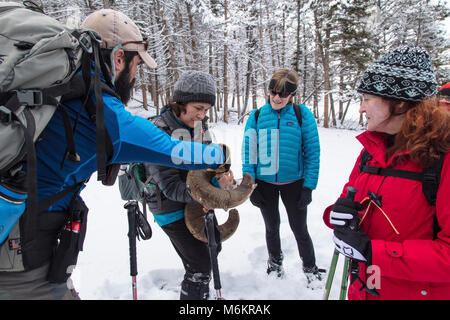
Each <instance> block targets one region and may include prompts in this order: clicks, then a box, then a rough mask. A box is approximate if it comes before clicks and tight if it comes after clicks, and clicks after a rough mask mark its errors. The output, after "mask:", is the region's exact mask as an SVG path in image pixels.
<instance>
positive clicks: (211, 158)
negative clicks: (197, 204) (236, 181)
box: [104, 95, 223, 170]
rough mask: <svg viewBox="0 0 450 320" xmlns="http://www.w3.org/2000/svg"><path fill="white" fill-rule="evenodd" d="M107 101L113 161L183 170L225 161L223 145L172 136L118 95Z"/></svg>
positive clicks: (201, 167) (106, 110)
mask: <svg viewBox="0 0 450 320" xmlns="http://www.w3.org/2000/svg"><path fill="white" fill-rule="evenodd" d="M104 103H105V126H106V127H107V130H108V133H109V135H110V137H111V141H112V143H113V146H114V157H113V160H112V162H113V163H130V162H143V163H151V164H156V165H162V166H169V167H175V168H179V169H184V170H199V169H206V168H212V169H216V168H217V167H218V166H219V165H220V164H222V163H223V152H222V147H220V146H218V145H216V144H210V145H203V144H201V143H196V142H188V141H181V140H179V139H176V138H172V137H170V136H169V135H168V134H166V133H165V132H163V131H161V130H159V129H158V128H157V127H156V126H155V125H154V124H153V123H151V122H150V121H148V120H146V119H144V118H142V117H138V116H133V115H132V114H131V113H129V112H128V111H126V110H125V108H124V107H123V104H122V103H121V102H120V101H119V100H117V99H116V98H113V97H111V96H108V95H106V96H105V97H104Z"/></svg>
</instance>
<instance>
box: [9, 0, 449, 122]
mask: <svg viewBox="0 0 450 320" xmlns="http://www.w3.org/2000/svg"><path fill="white" fill-rule="evenodd" d="M16 2H21V1H16ZM34 2H36V3H39V4H40V5H41V6H42V7H43V8H44V10H45V12H46V13H47V14H49V15H51V16H53V17H55V18H57V19H59V20H60V21H62V22H64V23H67V24H69V25H72V26H78V25H79V24H80V23H81V22H82V21H83V19H84V18H85V17H86V15H88V14H89V13H91V12H93V11H94V10H97V9H100V8H113V9H117V10H121V11H122V12H124V13H126V14H127V15H128V16H129V17H131V18H132V19H133V20H134V21H136V22H137V24H138V25H139V27H140V28H141V30H142V33H143V34H144V35H145V36H146V37H148V39H149V44H150V45H149V52H150V53H151V55H152V56H153V57H154V59H155V60H156V61H157V63H158V68H157V69H156V70H148V69H147V68H142V69H141V70H140V72H139V79H138V81H137V84H138V87H137V90H139V92H136V94H135V98H136V99H138V101H139V102H140V103H141V104H142V105H143V106H144V108H146V109H148V108H154V109H155V110H154V113H156V114H158V113H159V109H160V108H161V107H162V106H163V105H164V104H165V103H167V101H168V99H169V97H170V96H171V94H172V91H173V85H174V83H175V81H176V80H177V79H178V76H179V75H180V73H182V72H183V71H184V70H188V69H196V70H203V71H206V72H209V73H210V74H212V75H214V77H215V79H216V81H217V97H218V99H217V103H216V106H215V107H214V108H212V109H211V111H210V115H209V117H210V121H212V122H220V121H223V122H225V123H229V122H230V121H231V122H234V123H236V122H237V123H241V122H242V121H243V120H244V116H245V115H246V114H248V113H249V112H250V111H251V110H253V109H254V108H257V107H259V106H261V104H262V103H263V102H264V101H265V99H266V98H265V97H267V84H268V81H269V80H270V77H271V75H272V73H273V72H274V71H275V70H276V69H278V68H281V67H288V68H292V69H294V70H296V71H297V72H298V74H299V76H300V81H299V90H298V95H297V101H296V102H298V103H304V104H306V105H307V106H308V107H309V108H310V109H311V110H312V111H313V113H314V115H315V117H316V118H317V121H318V123H319V124H320V125H322V126H323V127H325V128H328V127H330V126H331V127H342V126H343V122H344V120H345V117H346V115H347V111H348V109H349V107H350V106H351V105H352V104H354V103H358V102H359V97H358V95H357V94H356V93H355V91H354V89H355V86H356V84H357V81H358V79H359V77H360V75H361V74H362V72H363V71H364V70H365V69H366V67H367V66H368V64H369V63H370V62H371V61H372V60H373V59H375V58H377V57H379V56H380V55H382V54H383V53H384V52H386V50H389V49H391V48H394V47H397V46H400V45H405V44H407V45H420V46H423V47H425V48H426V49H427V50H428V52H429V53H430V54H431V56H432V60H433V64H434V68H435V71H436V73H437V77H438V83H439V84H444V83H446V82H449V81H450V64H449V61H450V30H446V29H450V27H449V26H450V23H448V21H449V20H450V18H449V16H450V8H449V6H450V5H449V2H448V0H433V1H432V0H403V1H392V0H331V1H330V0H276V1H275V0H161V1H160V0H69V1H67V0H48V1H45V0H42V1H40V0H34ZM447 18H448V19H447ZM445 20H446V21H447V24H445V23H444V21H445ZM363 121H364V119H362V118H360V119H359V120H357V121H356V122H357V123H356V125H357V126H359V125H364V123H363ZM348 126H349V125H348V124H347V127H348Z"/></svg>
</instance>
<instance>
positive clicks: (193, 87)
mask: <svg viewBox="0 0 450 320" xmlns="http://www.w3.org/2000/svg"><path fill="white" fill-rule="evenodd" d="M172 99H173V101H175V102H178V103H186V102H206V103H209V104H211V105H212V106H213V105H214V103H216V85H215V83H214V78H213V77H212V76H211V75H210V74H208V73H205V72H202V71H186V72H184V73H183V74H182V75H181V77H180V79H178V81H177V82H176V83H175V88H174V93H173V97H172Z"/></svg>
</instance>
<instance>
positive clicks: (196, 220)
mask: <svg viewBox="0 0 450 320" xmlns="http://www.w3.org/2000/svg"><path fill="white" fill-rule="evenodd" d="M184 219H185V222H186V226H187V228H188V230H189V231H190V232H191V233H192V235H193V236H194V237H195V238H196V239H198V240H200V241H202V242H204V243H208V238H207V237H206V232H205V230H206V229H205V212H203V206H202V205H201V204H198V203H188V204H186V207H185V209H184ZM238 225H239V212H238V211H237V210H236V209H231V210H230V211H229V212H228V219H227V221H225V222H224V223H223V224H221V225H219V226H218V227H217V229H218V230H219V233H220V242H223V241H225V240H227V239H228V238H230V237H231V236H232V235H233V234H234V233H235V232H236V229H237V227H238Z"/></svg>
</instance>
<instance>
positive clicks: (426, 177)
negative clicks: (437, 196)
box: [423, 172, 438, 184]
mask: <svg viewBox="0 0 450 320" xmlns="http://www.w3.org/2000/svg"><path fill="white" fill-rule="evenodd" d="M423 181H424V182H427V183H432V184H437V183H438V179H437V177H436V174H434V173H430V172H424V174H423Z"/></svg>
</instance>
